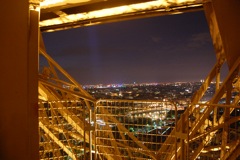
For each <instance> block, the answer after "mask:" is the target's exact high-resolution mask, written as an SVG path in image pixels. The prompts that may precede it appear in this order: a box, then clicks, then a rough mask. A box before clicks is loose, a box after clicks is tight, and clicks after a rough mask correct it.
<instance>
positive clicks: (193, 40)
mask: <svg viewBox="0 0 240 160" xmlns="http://www.w3.org/2000/svg"><path fill="white" fill-rule="evenodd" d="M43 38H44V42H45V45H46V48H47V52H48V54H49V55H50V56H52V57H53V59H54V60H55V61H57V62H58V63H59V64H60V65H61V66H62V67H63V68H64V69H65V70H66V71H67V72H68V73H69V74H70V75H71V76H72V77H73V78H75V79H76V80H77V81H78V82H79V83H80V84H83V85H85V84H99V83H102V84H110V83H133V82H137V83H145V82H177V81H199V80H200V79H204V78H205V77H206V76H207V73H209V71H210V70H211V68H212V67H213V65H214V63H215V61H216V60H215V59H216V58H215V53H214V49H213V46H212V41H211V37H210V33H209V29H208V25H207V22H206V19H205V16H204V12H202V11H199V12H194V13H184V14H180V15H174V16H162V17H161V16H160V17H152V18H145V19H137V20H131V21H122V22H116V23H108V24H101V25H96V26H90V27H82V28H77V29H71V30H64V31H58V32H52V33H51V32H50V33H44V34H43ZM40 64H41V63H40Z"/></svg>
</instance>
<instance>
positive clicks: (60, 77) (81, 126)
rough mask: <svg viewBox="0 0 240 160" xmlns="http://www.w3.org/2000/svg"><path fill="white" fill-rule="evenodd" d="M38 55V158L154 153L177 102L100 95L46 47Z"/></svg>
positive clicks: (133, 156) (139, 156)
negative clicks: (79, 81)
mask: <svg viewBox="0 0 240 160" xmlns="http://www.w3.org/2000/svg"><path fill="white" fill-rule="evenodd" d="M40 60H41V62H40V73H39V136H40V139H39V142H40V146H39V149H40V150H39V152H40V159H117V158H119V159H126V158H127V159H156V153H157V151H158V150H159V148H160V147H161V146H162V145H165V144H164V143H163V142H164V141H165V139H166V137H167V136H168V134H169V133H170V132H171V130H173V128H174V124H175V121H174V120H173V119H170V120H168V121H165V120H166V119H167V116H170V117H172V114H173V112H174V113H175V114H177V110H178V109H177V108H176V105H175V104H173V103H172V102H166V101H147V100H143V101H139V100H138V101H134V100H98V101H96V100H95V99H94V98H92V97H91V96H90V95H89V94H88V93H87V92H86V91H84V90H83V89H82V87H81V86H80V85H79V84H77V82H76V81H75V80H73V79H72V78H71V77H70V76H69V75H68V74H67V73H66V72H65V71H64V70H63V69H62V68H61V67H60V66H59V65H58V64H57V63H56V62H54V60H53V59H51V57H49V56H48V55H47V53H46V52H45V51H44V50H42V49H41V50H40ZM169 111H172V112H171V113H172V114H171V115H167V114H168V113H169ZM175 116H176V115H175ZM153 119H154V120H153ZM160 119H161V120H160ZM159 120H160V121H159ZM164 123H167V124H164Z"/></svg>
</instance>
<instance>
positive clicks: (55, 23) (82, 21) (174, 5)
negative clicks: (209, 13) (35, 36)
mask: <svg viewBox="0 0 240 160" xmlns="http://www.w3.org/2000/svg"><path fill="white" fill-rule="evenodd" d="M50 2H51V3H54V4H55V5H56V6H52V7H57V6H58V5H59V6H61V5H64V4H65V5H66V7H69V8H70V7H71V5H73V6H74V4H75V3H77V2H79V3H80V2H81V1H71V0H65V1H64V0H56V3H55V1H50V0H49V1H44V2H42V3H41V6H42V10H43V11H44V9H47V8H46V7H47V6H48V5H47V3H50ZM58 2H59V3H58ZM44 3H46V5H44ZM81 3H83V2H81ZM86 3H87V2H86ZM88 3H90V1H89V2H88ZM92 3H93V2H92ZM105 3H109V4H110V5H111V3H110V2H105ZM68 5H69V6H68ZM80 6H81V5H80ZM44 7H45V8H44ZM49 7H50V8H51V5H50V4H49ZM199 7H202V0H155V1H147V2H141V1H140V2H138V3H134V4H129V5H118V6H113V7H108V8H99V9H96V10H89V11H86V12H76V13H71V14H68V13H67V12H66V13H65V12H64V10H62V11H61V12H62V13H63V14H61V15H58V17H56V18H48V19H44V20H41V21H40V23H39V24H40V27H41V28H42V29H43V30H47V31H52V30H58V29H66V28H68V27H70V26H69V24H70V23H71V24H72V25H71V27H73V26H78V27H79V26H85V25H93V24H99V23H102V22H104V21H106V19H109V20H110V19H111V17H116V16H118V17H119V18H121V17H122V18H123V17H132V16H137V15H139V14H140V15H141V16H143V15H147V14H148V12H149V14H153V13H155V14H156V13H161V14H162V13H164V12H166V13H165V14H179V13H181V12H185V11H187V10H188V9H189V10H191V9H196V10H198V9H199ZM56 12H59V10H56V11H54V14H56ZM110 21H111V20H110ZM51 26H52V27H51ZM44 28H46V29H44Z"/></svg>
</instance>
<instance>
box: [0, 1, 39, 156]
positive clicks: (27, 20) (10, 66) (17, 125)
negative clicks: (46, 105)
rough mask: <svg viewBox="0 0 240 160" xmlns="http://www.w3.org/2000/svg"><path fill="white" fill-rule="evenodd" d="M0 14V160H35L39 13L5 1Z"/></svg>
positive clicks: (25, 3) (36, 149)
mask: <svg viewBox="0 0 240 160" xmlns="http://www.w3.org/2000/svg"><path fill="white" fill-rule="evenodd" d="M0 14H1V15H2V16H1V18H0V21H1V30H0V32H1V36H0V42H1V54H0V61H1V62H0V72H1V81H0V159H3V160H15V159H16V160H17V159H19V160H37V159H39V157H38V148H39V146H38V30H39V29H38V16H39V13H38V12H36V11H33V12H32V11H31V12H30V11H29V1H28V0H21V1H12V0H8V1H2V2H1V5H0Z"/></svg>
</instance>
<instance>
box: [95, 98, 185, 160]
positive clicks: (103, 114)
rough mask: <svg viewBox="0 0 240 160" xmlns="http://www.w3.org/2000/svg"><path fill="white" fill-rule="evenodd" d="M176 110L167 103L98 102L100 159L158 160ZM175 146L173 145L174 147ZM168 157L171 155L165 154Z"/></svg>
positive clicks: (97, 125) (97, 133)
mask: <svg viewBox="0 0 240 160" xmlns="http://www.w3.org/2000/svg"><path fill="white" fill-rule="evenodd" d="M177 110H182V108H181V109H180V108H177V107H176V106H175V105H174V104H173V103H171V102H166V101H147V100H143V101H134V100H99V101H97V105H96V114H95V115H96V122H95V123H96V126H95V127H96V129H95V134H96V136H95V137H96V150H97V157H98V158H99V157H100V158H103V159H104V157H107V156H106V155H105V153H103V152H101V150H102V149H108V150H109V151H110V152H109V153H108V156H109V157H111V159H156V152H157V151H158V150H159V149H160V147H161V146H163V145H167V146H168V145H169V144H165V143H164V141H165V140H166V138H167V137H168V135H169V134H170V132H171V131H172V130H173V128H174V126H175V120H176V119H175V116H176V115H178V113H177ZM171 145H172V144H171ZM162 154H169V153H162Z"/></svg>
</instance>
